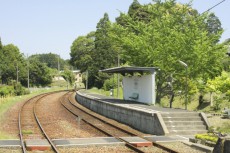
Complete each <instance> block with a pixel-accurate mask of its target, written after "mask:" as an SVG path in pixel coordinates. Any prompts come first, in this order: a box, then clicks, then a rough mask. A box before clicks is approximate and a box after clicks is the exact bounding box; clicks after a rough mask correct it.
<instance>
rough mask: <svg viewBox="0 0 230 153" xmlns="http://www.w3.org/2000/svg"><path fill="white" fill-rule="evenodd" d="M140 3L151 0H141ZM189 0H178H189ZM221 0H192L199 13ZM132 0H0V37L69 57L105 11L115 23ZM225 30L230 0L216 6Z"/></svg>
mask: <svg viewBox="0 0 230 153" xmlns="http://www.w3.org/2000/svg"><path fill="white" fill-rule="evenodd" d="M138 1H139V2H140V3H141V4H148V3H151V2H152V0H138ZM189 1H190V0H177V2H180V3H188V2H189ZM221 1H222V0H208V1H203V0H193V5H192V6H193V8H195V9H197V10H198V11H199V12H200V13H202V12H204V11H206V10H207V9H209V8H211V7H212V6H214V5H215V4H217V3H219V2H221ZM132 2H133V0H116V1H115V0H114V1H112V0H110V1H109V0H96V1H93V0H84V1H83V0H81V1H80V0H66V1H63V0H39V1H38V0H37V1H35V0H20V1H19V0H0V14H1V19H0V37H1V41H2V43H3V45H7V44H14V45H16V46H17V47H18V48H19V49H20V52H21V53H24V55H28V56H30V55H32V54H42V53H50V52H51V53H55V54H58V55H60V56H61V58H63V59H69V58H70V55H69V53H70V47H71V45H72V43H73V41H74V40H75V39H76V38H77V37H78V36H82V35H86V34H88V33H89V32H91V31H95V30H96V25H97V23H98V22H99V20H100V19H101V18H102V17H103V15H104V13H105V12H107V13H108V14H109V18H110V20H111V21H112V22H114V21H115V18H116V17H118V16H119V14H120V12H123V13H127V11H128V8H129V6H130V4H131V3H132ZM211 12H214V13H215V15H216V16H217V17H218V18H219V19H220V21H221V23H222V27H223V28H224V30H225V32H224V33H223V35H222V38H221V41H224V40H225V39H227V38H230V20H229V17H228V16H229V14H230V0H225V1H224V2H223V3H222V4H220V5H218V6H217V7H215V8H213V9H212V10H211Z"/></svg>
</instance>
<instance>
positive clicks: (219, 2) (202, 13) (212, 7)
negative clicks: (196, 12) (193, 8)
mask: <svg viewBox="0 0 230 153" xmlns="http://www.w3.org/2000/svg"><path fill="white" fill-rule="evenodd" d="M224 1H226V0H222V1H221V2H219V3H217V4H216V5H214V6H213V7H211V8H209V9H207V10H206V11H204V12H203V13H201V14H204V13H206V12H208V11H210V10H211V9H213V8H215V7H217V6H218V5H220V4H221V3H223V2H224Z"/></svg>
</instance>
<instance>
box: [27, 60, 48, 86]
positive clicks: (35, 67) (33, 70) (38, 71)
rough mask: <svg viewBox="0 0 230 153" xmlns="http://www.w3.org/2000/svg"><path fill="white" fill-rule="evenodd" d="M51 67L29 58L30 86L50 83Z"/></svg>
mask: <svg viewBox="0 0 230 153" xmlns="http://www.w3.org/2000/svg"><path fill="white" fill-rule="evenodd" d="M51 71H52V70H51V69H50V68H49V67H47V66H46V64H44V63H41V62H40V61H38V60H30V84H31V86H47V85H50V84H51V83H52V75H51V74H52V73H51Z"/></svg>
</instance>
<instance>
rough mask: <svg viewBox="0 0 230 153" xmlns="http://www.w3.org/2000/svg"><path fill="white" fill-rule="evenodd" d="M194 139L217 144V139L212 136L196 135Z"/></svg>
mask: <svg viewBox="0 0 230 153" xmlns="http://www.w3.org/2000/svg"><path fill="white" fill-rule="evenodd" d="M195 138H196V139H201V140H207V141H211V142H215V143H216V142H217V140H218V137H217V136H216V135H214V134H196V136H195Z"/></svg>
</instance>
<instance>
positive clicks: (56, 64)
mask: <svg viewBox="0 0 230 153" xmlns="http://www.w3.org/2000/svg"><path fill="white" fill-rule="evenodd" d="M29 58H30V60H37V61H39V62H41V63H45V64H46V65H47V66H48V67H49V68H52V69H57V70H58V69H59V70H63V69H64V67H67V66H69V64H68V62H67V61H65V60H63V59H62V58H60V56H59V55H57V54H53V53H47V54H35V55H31V56H30V57H29Z"/></svg>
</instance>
